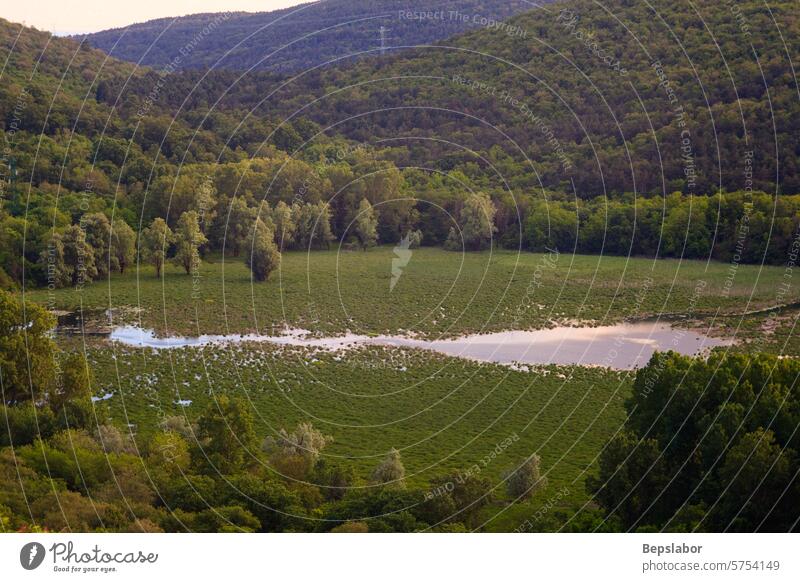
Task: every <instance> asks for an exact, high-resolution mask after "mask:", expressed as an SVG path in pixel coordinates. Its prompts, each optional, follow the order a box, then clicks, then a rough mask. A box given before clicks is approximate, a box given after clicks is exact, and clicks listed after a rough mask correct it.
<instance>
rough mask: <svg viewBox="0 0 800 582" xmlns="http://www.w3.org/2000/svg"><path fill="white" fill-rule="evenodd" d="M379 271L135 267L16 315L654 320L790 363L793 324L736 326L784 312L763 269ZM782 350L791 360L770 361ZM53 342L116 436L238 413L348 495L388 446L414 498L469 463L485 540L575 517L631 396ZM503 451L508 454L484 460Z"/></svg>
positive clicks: (489, 260) (370, 351) (485, 326)
mask: <svg viewBox="0 0 800 582" xmlns="http://www.w3.org/2000/svg"><path fill="white" fill-rule="evenodd" d="M392 257H393V253H392V249H391V248H378V249H373V250H371V251H369V252H347V253H336V252H333V251H331V252H315V253H312V254H311V255H306V254H303V253H285V254H284V256H283V263H282V268H281V271H280V272H276V273H275V274H274V276H273V278H272V279H271V280H270V281H269V282H267V283H262V284H255V285H254V284H251V281H250V277H249V272H248V271H247V270H246V269H245V267H244V265H243V264H242V262H241V261H240V260H235V261H234V260H231V259H226V260H224V261H223V260H222V259H221V257H211V258H210V259H211V260H209V261H206V262H204V263H203V265H202V270H201V273H200V275H201V276H200V277H199V278H193V277H190V276H187V275H185V274H183V273H181V272H179V271H178V270H177V269H175V268H174V267H168V268H167V273H166V277H165V279H164V280H163V281H161V280H158V279H155V278H154V276H153V273H152V271H151V270H150V269H149V268H144V269H142V270H141V271H140V272H138V273H137V272H136V271H132V272H130V273H128V274H126V275H125V276H119V275H114V276H112V277H111V278H110V279H109V280H107V281H103V282H95V283H93V284H92V285H90V286H87V287H85V288H84V290H83V291H82V292H77V291H75V290H73V289H65V290H58V291H56V292H54V293H53V294H52V295H50V294H48V292H47V291H46V290H45V291H42V290H37V291H30V292H28V293H27V299H28V300H34V301H38V302H41V303H44V304H47V305H49V306H50V307H51V308H58V309H64V310H74V309H76V308H77V307H79V306H81V305H82V306H83V309H85V310H90V311H91V310H99V309H106V308H109V307H114V308H122V309H121V311H120V313H122V314H123V315H124V316H125V317H126V318H127V319H129V320H130V321H133V322H136V323H141V324H143V325H144V326H145V327H152V328H154V329H156V330H157V331H158V332H159V333H161V334H176V333H179V334H188V335H198V334H201V333H237V332H250V331H255V330H256V329H258V330H259V331H262V332H263V331H270V330H271V327H272V326H275V327H278V326H282V325H284V324H288V325H290V326H298V327H304V328H307V329H311V330H313V331H315V332H319V333H326V334H336V333H342V332H344V331H346V330H351V331H354V332H362V333H380V332H389V333H398V332H399V333H404V332H406V333H407V332H416V333H420V334H422V335H435V334H446V335H455V334H460V333H468V332H478V331H495V330H500V329H525V328H541V327H547V326H550V325H553V324H554V323H558V322H563V321H570V320H582V321H588V322H591V323H598V324H599V323H611V322H616V321H619V320H621V319H623V318H629V317H647V316H653V315H658V314H662V313H669V314H683V315H686V316H688V320H689V324H690V325H696V326H703V327H707V326H708V325H709V324H711V323H713V325H714V326H715V327H717V328H718V331H720V332H721V333H725V334H733V333H736V334H737V335H738V336H739V337H744V338H747V339H748V341H750V342H752V343H744V344H741V345H739V346H738V347H737V348H736V349H746V350H749V349H760V350H767V351H769V350H772V351H774V350H779V351H784V352H788V353H793V352H792V350H794V351H797V352H798V353H800V344H798V342H796V341H795V340H794V335H796V334H794V331H793V326H794V322H795V321H796V312H795V311H793V310H791V309H789V310H782V311H779V312H775V313H762V314H758V315H748V316H744V317H742V316H741V314H742V313H745V312H749V311H753V310H756V309H759V308H763V307H768V306H773V305H776V304H778V303H792V302H796V301H797V300H798V295H800V293H798V292H796V291H795V290H794V289H792V288H789V291H788V292H787V291H786V290H785V289H784V291H783V292H778V289H779V288H780V287H779V286H780V284H781V283H782V282H783V281H784V273H785V270H784V269H783V268H780V267H764V268H759V267H756V266H739V267H738V268H737V269H734V270H731V269H730V266H729V265H725V264H719V263H710V264H706V263H703V262H687V261H684V262H680V261H658V262H655V263H654V262H653V261H650V260H646V259H630V260H626V259H624V258H619V257H590V256H574V257H573V256H559V257H555V256H553V255H541V254H523V255H517V254H515V253H510V252H500V253H492V254H490V253H475V254H466V255H462V254H460V253H451V252H445V251H442V250H438V249H427V248H426V249H420V250H416V251H414V254H413V256H412V258H411V260H410V262H409V263H408V264H407V265H406V266H405V267H403V268H402V272H401V276H400V277H399V278H398V279H397V281H396V285H395V286H394V288H393V289H390V281H391V279H392ZM733 275H735V278H731V277H732V276H733ZM786 340H790V341H789V343H790V345H791V346H792V349H786V348H785V347H783V343H782V342H785V341H786ZM62 341H64V342H68V343H70V344H71V346H70V347H72V348H74V349H85V350H86V353H87V356H88V358H89V361H90V364H91V367H92V370H93V372H94V378H95V386H94V391H95V393H96V394H97V395H98V396H102V395H104V394H112V396H111V397H110V398H109V399H108V400H105V401H103V403H102V404H101V405H100V406H103V407H107V408H108V410H109V413H110V414H111V417H112V420H113V422H114V423H116V424H118V425H121V426H123V425H126V424H132V425H134V426H135V429H136V431H137V432H138V433H139V434H141V435H143V436H146V435H147V434H148V433H150V432H151V431H153V430H154V429H155V427H156V426H157V424H158V422H159V420H160V419H161V418H163V417H164V416H166V415H174V414H186V415H187V416H188V417H189V418H190V419H192V418H194V417H196V416H197V414H199V412H200V411H201V410H202V409H203V408H204V407H205V406H206V405H207V404H208V403H209V401H210V399H211V398H212V396H213V395H216V394H221V393H225V394H234V395H236V396H239V397H241V398H243V399H245V400H247V401H248V402H249V403H250V405H251V407H252V411H253V413H254V414H255V416H256V417H257V425H258V432H259V434H260V435H261V436H263V437H265V436H268V435H270V434H273V433H274V432H275V431H276V430H278V429H280V428H291V427H293V426H294V425H295V424H297V423H298V422H301V421H311V422H313V424H314V425H315V426H316V427H317V428H319V429H321V430H322V431H323V432H325V433H327V434H330V435H332V436H333V437H334V439H335V440H334V442H333V444H332V445H331V446H330V447H329V448H328V449H326V454H327V455H331V456H332V457H334V458H338V459H341V460H343V461H345V462H347V463H351V464H352V465H353V466H354V467H355V468H356V469H357V471H358V473H359V475H360V476H361V477H362V478H364V479H366V478H367V477H368V475H369V474H370V472H371V470H372V469H373V468H374V466H375V465H376V464H377V463H378V462H379V460H380V459H381V458H382V457H383V456H384V455H385V454H386V452H387V451H388V450H389V449H390V448H391V447H396V448H397V449H399V450H400V451H401V454H402V458H403V462H404V464H405V466H406V469H407V475H408V480H409V481H410V483H411V484H413V485H416V486H420V487H425V486H426V484H427V483H428V482H429V480H430V479H431V478H433V477H437V476H441V475H443V474H446V473H448V472H451V471H454V470H461V471H466V470H469V469H470V468H471V467H474V466H475V465H476V464H477V466H478V467H480V473H481V474H482V475H483V476H488V477H490V478H491V479H492V481H493V483H497V484H498V490H497V492H498V494H499V497H500V501H498V502H497V503H496V504H494V505H492V506H490V507H488V508H486V509H485V511H484V518H485V519H486V520H487V523H486V526H485V528H486V529H487V530H490V531H492V530H495V531H509V530H512V529H514V528H515V527H517V525H519V524H520V523H521V522H523V521H524V520H525V519H526V518H528V517H530V516H531V515H532V514H534V513H535V512H536V511H537V509H539V508H541V507H542V506H543V505H544V504H547V503H552V500H553V498H554V497H553V496H554V495H557V496H558V501H557V503H556V507H555V509H558V507H563V508H572V509H574V508H576V507H579V506H581V505H582V504H583V503H584V502H586V501H587V495H586V493H585V490H584V478H585V475H586V472H587V471H589V472H591V471H593V470H594V467H593V464H594V462H595V460H596V457H597V455H598V454H599V453H600V451H601V450H602V447H603V446H604V444H605V443H606V442H608V439H609V438H610V437H611V436H612V435H613V434H614V433H615V431H617V430H618V428H619V427H620V426H621V425H622V423H623V421H624V418H625V412H624V408H623V401H624V399H625V398H626V397H627V396H628V395H629V391H630V389H631V380H632V376H631V375H630V374H625V373H617V372H611V371H608V370H602V369H593V368H580V367H567V368H558V367H543V368H540V369H537V370H535V371H532V372H521V371H514V370H512V369H510V368H507V367H502V366H495V365H488V364H487V365H482V364H478V363H476V362H470V361H464V360H459V359H453V358H446V357H444V356H439V355H436V354H433V353H430V352H420V351H413V350H402V349H390V348H381V347H369V348H361V349H359V350H356V351H351V352H347V353H342V354H338V355H337V354H335V353H328V352H321V351H309V350H304V349H300V348H278V347H274V346H270V345H267V344H257V345H244V344H237V345H229V346H210V347H205V348H186V349H178V350H164V351H153V350H139V349H132V348H127V347H124V346H121V345H117V344H109V343H106V342H105V341H104V340H102V339H97V338H88V340H87V341H86V343H85V345H82V346H79V345H78V344H80V343H81V341H82V340H81V339H80V338H70V339H62ZM181 401H182V403H181ZM188 401H191V403H188ZM509 437H511V438H512V439H513V443H512V444H511V446H509V447H508V448H504V449H502V451H501V452H500V453H497V454H495V455H494V456H493V455H492V451H493V450H495V447H496V446H497V445H498V443H502V442H503V441H504V440H506V439H508V438H509ZM533 452H537V453H538V454H540V455H541V457H542V463H543V467H544V469H545V470H546V471H547V477H548V480H549V482H550V485H549V487H548V490H547V492H545V493H543V494H541V495H539V496H537V497H535V498H534V499H533V500H532V501H530V502H527V503H524V504H514V505H508V504H507V503H505V502H504V501H503V495H504V492H503V486H502V484H501V476H502V475H503V472H504V471H506V470H507V469H509V468H511V467H513V466H515V464H518V463H519V462H520V461H521V460H522V459H524V458H525V457H527V456H528V455H530V454H531V453H533ZM486 459H489V460H488V462H485V463H484V461H485V460H486ZM564 492H566V493H564Z"/></svg>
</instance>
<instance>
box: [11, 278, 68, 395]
mask: <svg viewBox="0 0 800 582" xmlns="http://www.w3.org/2000/svg"><path fill="white" fill-rule="evenodd" d="M54 325H55V319H54V318H53V316H52V315H50V314H49V313H47V311H45V310H44V309H43V308H42V307H39V306H38V305H36V304H32V303H28V304H26V305H25V308H24V309H23V306H22V302H21V301H20V300H19V299H17V298H16V297H15V296H14V295H12V294H11V293H8V292H6V291H2V290H0V375H2V401H3V402H4V403H12V404H13V403H17V402H21V401H25V400H31V399H33V400H37V399H42V398H44V397H45V395H46V394H47V393H48V392H49V391H50V390H51V388H52V386H53V384H54V381H55V367H54V353H55V344H54V343H53V340H52V339H51V335H50V332H51V330H52V328H53V326H54Z"/></svg>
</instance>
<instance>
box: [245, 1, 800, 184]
mask: <svg viewBox="0 0 800 582" xmlns="http://www.w3.org/2000/svg"><path fill="white" fill-rule="evenodd" d="M732 6H733V8H732ZM508 24H509V25H510V26H514V27H517V29H520V30H523V31H525V32H526V34H525V35H522V36H521V35H516V34H509V33H508V31H504V30H496V29H495V30H488V29H484V30H478V31H473V32H470V33H466V34H464V35H461V36H458V37H456V38H453V39H450V40H449V41H448V43H447V45H448V46H447V47H444V46H443V47H441V48H426V49H418V50H416V51H415V52H413V53H411V54H409V53H407V52H406V53H401V54H399V55H394V56H389V57H387V58H384V59H371V60H369V61H363V62H361V63H358V64H356V65H355V66H353V67H351V68H349V69H346V70H344V71H343V70H327V71H321V72H319V73H318V74H315V75H312V76H309V77H305V78H304V79H303V81H302V82H301V83H296V84H294V85H293V86H294V88H295V93H294V95H287V94H285V93H281V94H279V95H278V96H276V98H275V100H274V102H273V103H271V104H270V106H272V107H282V108H284V110H285V111H286V112H287V113H292V112H294V111H295V110H297V109H299V108H300V107H303V106H304V105H306V104H308V103H309V102H311V101H312V100H313V98H314V97H315V96H318V95H322V94H328V96H327V97H325V98H324V99H322V100H321V101H320V102H319V103H318V104H316V105H315V106H313V107H309V108H307V109H305V110H304V114H305V115H309V116H311V117H312V118H313V119H315V120H316V121H318V122H320V123H322V124H325V125H328V124H334V123H336V124H338V125H336V130H337V131H340V132H343V133H345V134H347V135H348V136H350V137H352V138H354V139H358V140H364V141H370V140H376V139H380V138H392V139H396V138H402V137H408V136H414V137H415V138H416V139H415V140H413V141H405V142H404V144H405V145H406V146H407V147H408V150H409V157H408V158H407V159H406V160H403V162H404V163H406V162H407V163H411V164H420V165H422V164H424V165H431V164H434V165H436V166H438V167H439V168H440V169H445V170H446V169H449V168H452V167H454V166H456V165H458V164H459V163H461V162H463V161H464V160H465V159H467V158H470V159H474V156H473V155H471V154H469V153H468V152H467V151H465V150H463V149H461V147H458V146H453V145H452V144H450V143H448V142H454V143H456V144H459V146H464V147H466V148H470V149H473V150H475V151H478V152H482V153H486V152H491V151H492V149H493V146H494V145H497V146H499V147H500V148H501V149H502V152H503V154H500V151H497V152H496V155H492V156H490V158H491V160H492V161H493V162H494V163H495V165H496V167H499V168H500V169H502V170H504V171H505V172H506V173H507V174H510V175H512V176H518V175H519V174H520V173H521V171H522V167H523V164H524V166H525V168H526V169H527V172H526V173H527V175H528V177H529V178H530V179H529V180H528V181H527V185H528V186H531V187H534V186H536V185H538V180H536V179H534V178H533V175H534V173H533V172H532V171H530V166H528V164H527V162H525V158H526V157H527V158H529V159H530V160H531V163H532V167H533V168H535V170H536V173H538V175H539V176H540V177H541V180H542V182H543V183H544V184H545V185H546V186H549V187H553V188H558V189H561V190H567V191H571V190H572V187H573V184H574V187H575V189H576V191H577V192H578V194H579V195H581V196H591V195H602V194H605V193H608V192H615V191H616V192H619V191H628V192H630V191H634V190H636V191H638V192H643V191H644V192H664V191H666V192H670V191H674V190H681V191H683V192H685V193H695V194H701V193H710V192H714V191H716V190H717V189H718V188H719V187H720V186H722V187H723V188H725V189H728V190H736V189H741V188H747V187H750V186H754V187H755V188H759V189H763V190H765V191H768V192H773V193H776V192H777V193H798V192H800V168H799V167H798V154H800V90H798V81H797V78H796V77H795V74H796V72H797V69H798V64H800V10H799V9H798V3H797V1H796V0H789V1H786V0H784V1H776V2H770V3H769V10H767V9H766V8H765V5H764V4H763V3H762V2H760V1H758V0H745V1H742V2H736V3H735V4H731V3H727V2H718V1H716V0H714V1H709V0H701V1H699V2H698V1H688V0H668V1H664V0H658V1H655V2H635V1H630V0H610V1H608V2H603V3H596V2H591V1H587V0H569V1H566V2H556V3H554V4H549V5H546V6H543V7H542V8H540V9H538V10H533V11H529V12H527V13H525V14H522V15H520V16H517V17H515V18H512V19H511V20H509V21H508ZM342 88H345V90H341V91H337V90H339V89H342ZM242 89H243V92H246V91H247V88H246V87H242ZM256 97H257V98H259V99H260V98H261V95H258V96H255V95H254V96H253V98H254V99H253V101H254V102H256V101H255V98H256ZM348 119H349V121H348ZM423 137H434V138H436V139H437V141H435V142H432V141H428V142H424V141H423V140H422V139H419V138H423ZM393 143H396V144H399V143H400V142H399V141H395V142H393ZM751 154H752V155H751ZM505 156H511V157H512V158H513V161H509V160H506V159H505ZM515 168H516V169H515ZM751 176H752V182H751ZM518 183H519V182H518ZM519 184H521V185H524V184H526V183H524V182H523V183H519Z"/></svg>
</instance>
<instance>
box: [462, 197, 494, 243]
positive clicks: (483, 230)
mask: <svg viewBox="0 0 800 582" xmlns="http://www.w3.org/2000/svg"><path fill="white" fill-rule="evenodd" d="M495 212H496V209H495V207H494V204H493V203H492V200H491V198H489V196H488V195H487V194H485V193H483V192H475V193H473V194H470V195H469V196H468V197H467V200H466V201H465V202H464V207H463V208H462V209H461V216H460V219H461V220H460V222H461V231H462V233H463V236H464V246H465V247H466V249H467V250H470V251H479V250H482V249H485V248H488V247H489V245H490V244H491V242H492V237H493V235H494V233H495V231H496V230H497V229H496V228H495V226H494V215H495Z"/></svg>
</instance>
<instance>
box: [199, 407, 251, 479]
mask: <svg viewBox="0 0 800 582" xmlns="http://www.w3.org/2000/svg"><path fill="white" fill-rule="evenodd" d="M197 426H198V437H199V442H198V446H199V450H198V451H196V452H195V454H196V456H199V457H201V458H202V461H201V463H202V462H204V461H206V460H207V462H208V463H209V464H210V465H211V467H213V469H212V470H216V471H219V472H221V473H224V474H230V473H232V472H234V471H236V470H238V469H241V468H242V466H243V465H244V464H245V462H246V461H247V458H248V456H249V455H254V454H255V451H256V450H257V445H256V435H255V430H254V429H253V416H252V414H251V413H250V411H249V410H248V409H247V407H246V405H245V404H244V403H243V402H242V401H241V400H238V399H232V398H229V397H227V396H224V395H223V396H220V397H218V398H216V399H215V400H214V401H212V402H211V403H210V404H209V405H208V407H207V408H206V410H205V411H204V412H203V414H202V415H201V416H200V418H199V419H198V421H197Z"/></svg>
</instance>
